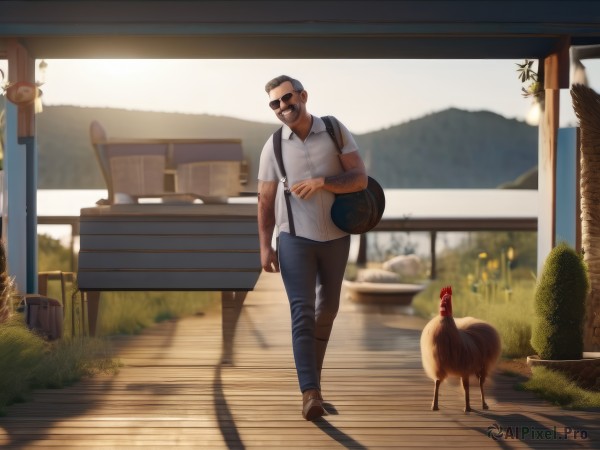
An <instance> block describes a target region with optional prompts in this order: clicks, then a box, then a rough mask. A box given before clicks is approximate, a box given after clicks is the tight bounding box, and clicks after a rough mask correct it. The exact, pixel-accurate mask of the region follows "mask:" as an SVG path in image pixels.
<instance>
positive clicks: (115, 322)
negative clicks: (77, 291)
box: [98, 292, 220, 336]
mask: <svg viewBox="0 0 600 450" xmlns="http://www.w3.org/2000/svg"><path fill="white" fill-rule="evenodd" d="M219 298H220V293H219V292H103V293H102V294H101V300H100V311H99V313H98V320H99V332H98V334H99V335H100V336H111V335H117V334H137V333H139V332H140V331H142V330H143V329H144V328H147V327H149V326H151V325H152V324H154V323H156V322H161V321H164V320H169V319H175V318H178V317H185V316H190V315H194V314H198V313H203V312H206V311H211V310H216V309H217V308H218V307H219V304H220V303H219Z"/></svg>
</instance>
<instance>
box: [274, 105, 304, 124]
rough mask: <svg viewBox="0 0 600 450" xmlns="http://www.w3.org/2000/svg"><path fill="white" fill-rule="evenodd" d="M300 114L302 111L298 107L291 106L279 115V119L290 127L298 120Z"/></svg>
mask: <svg viewBox="0 0 600 450" xmlns="http://www.w3.org/2000/svg"><path fill="white" fill-rule="evenodd" d="M284 112H285V113H286V114H284ZM300 114H301V111H300V108H298V106H297V105H289V106H288V107H287V108H286V109H285V110H284V111H281V112H280V113H279V114H277V118H278V119H279V120H280V121H281V122H283V123H285V124H286V125H290V124H292V123H294V122H296V121H297V120H298V118H299V117H300Z"/></svg>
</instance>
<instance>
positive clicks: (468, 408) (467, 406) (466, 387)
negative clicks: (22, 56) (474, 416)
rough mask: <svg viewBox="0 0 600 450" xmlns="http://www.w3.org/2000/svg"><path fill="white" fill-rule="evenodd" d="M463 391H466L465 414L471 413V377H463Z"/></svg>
mask: <svg viewBox="0 0 600 450" xmlns="http://www.w3.org/2000/svg"><path fill="white" fill-rule="evenodd" d="M461 380H462V385H463V389H464V390H465V412H468V411H471V403H470V402H469V376H468V375H465V376H463V377H461Z"/></svg>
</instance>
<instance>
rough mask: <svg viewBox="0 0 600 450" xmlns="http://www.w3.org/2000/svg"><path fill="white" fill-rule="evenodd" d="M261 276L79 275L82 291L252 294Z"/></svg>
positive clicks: (84, 272) (162, 272) (243, 273)
mask: <svg viewBox="0 0 600 450" xmlns="http://www.w3.org/2000/svg"><path fill="white" fill-rule="evenodd" d="M259 274H260V271H259V270H256V269H244V271H242V270H241V269H234V270H229V271H226V270H220V271H218V272H216V271H214V270H212V271H211V270H207V271H201V270H189V271H185V272H184V271H165V270H164V269H158V270H155V271H149V270H145V271H106V272H97V271H87V270H81V271H80V272H79V273H78V277H77V283H78V285H79V288H80V289H81V290H83V291H95V290H99V291H129V290H138V291H139V290H141V291H194V290H197V291H227V290H233V291H244V290H252V289H253V288H254V285H255V284H256V280H257V279H258V276H259Z"/></svg>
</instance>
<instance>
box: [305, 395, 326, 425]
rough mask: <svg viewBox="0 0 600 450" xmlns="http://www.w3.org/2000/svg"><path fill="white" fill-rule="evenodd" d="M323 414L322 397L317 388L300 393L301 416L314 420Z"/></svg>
mask: <svg viewBox="0 0 600 450" xmlns="http://www.w3.org/2000/svg"><path fill="white" fill-rule="evenodd" d="M323 414H325V409H324V408H323V397H321V392H319V390H318V389H308V390H307V391H304V392H303V393H302V417H304V418H305V419H306V420H315V419H318V418H319V417H321V416H322V415H323Z"/></svg>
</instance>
